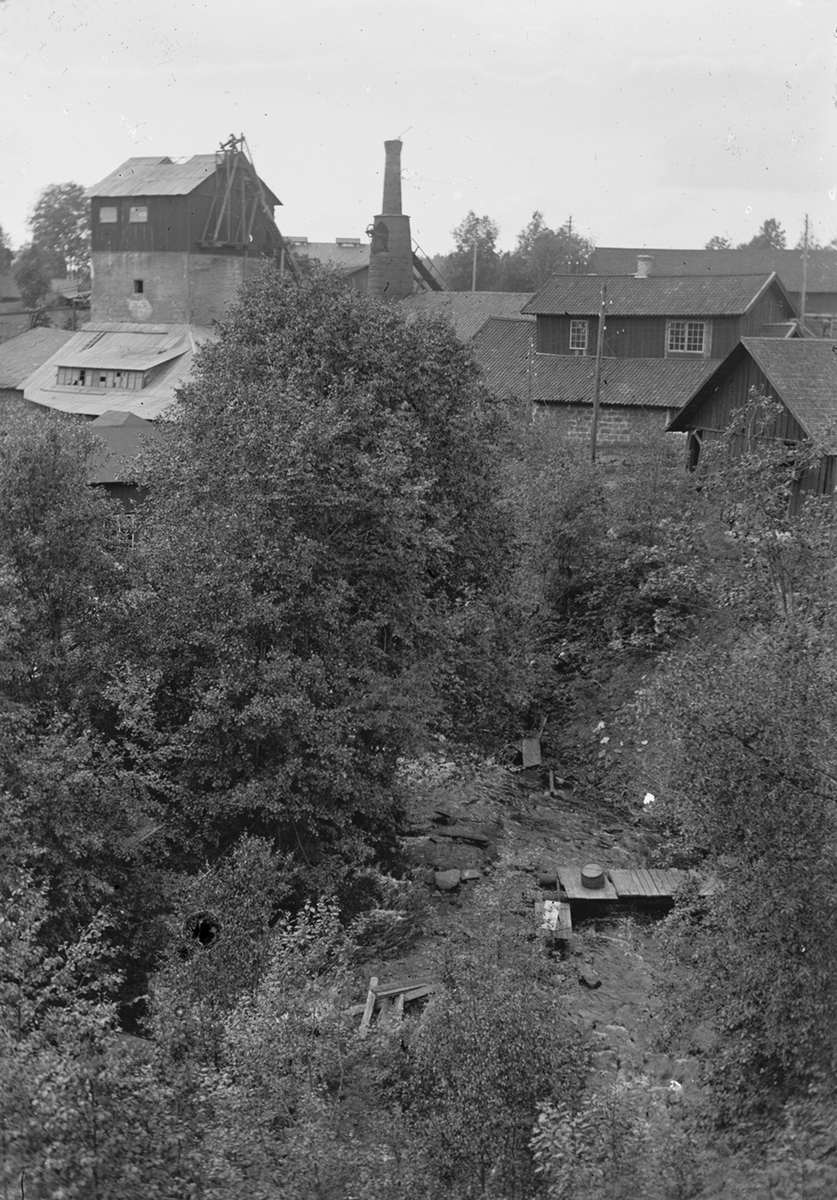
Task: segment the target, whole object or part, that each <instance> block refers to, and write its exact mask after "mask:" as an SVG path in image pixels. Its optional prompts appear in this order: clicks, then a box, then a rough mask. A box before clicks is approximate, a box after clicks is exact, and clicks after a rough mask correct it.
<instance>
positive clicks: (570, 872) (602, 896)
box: [557, 867, 619, 901]
mask: <svg viewBox="0 0 837 1200" xmlns="http://www.w3.org/2000/svg"><path fill="white" fill-rule="evenodd" d="M557 874H558V881H559V882H560V884H561V887H562V888H563V889H564V891H565V892H566V893H567V898H568V899H569V900H610V901H613V900H618V899H619V894H618V892H617V891H616V888H615V887H614V886H613V884H612V883H611V882H610V880H609V879H608V878H607V875H606V874H605V885H604V887H601V888H586V887H584V885H583V884H582V882H581V867H558V868H557Z"/></svg>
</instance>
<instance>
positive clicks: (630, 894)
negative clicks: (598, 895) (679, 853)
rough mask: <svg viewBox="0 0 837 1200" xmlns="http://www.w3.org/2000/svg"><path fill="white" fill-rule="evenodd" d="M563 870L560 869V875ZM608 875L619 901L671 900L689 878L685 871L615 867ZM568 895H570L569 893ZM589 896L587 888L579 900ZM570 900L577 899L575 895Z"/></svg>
mask: <svg viewBox="0 0 837 1200" xmlns="http://www.w3.org/2000/svg"><path fill="white" fill-rule="evenodd" d="M563 869H564V868H559V875H560V873H561V871H562V870H563ZM607 875H608V880H609V882H610V885H611V886H612V888H613V889H614V891H615V892H616V897H615V898H616V899H619V900H670V899H672V898H673V896H674V893H675V892H676V891H677V889H678V887H679V886H680V884H681V883H683V882H684V880H685V879H686V877H687V876H686V872H685V871H678V870H675V869H669V870H663V869H661V868H659V867H632V868H630V869H629V868H617V867H614V868H613V869H612V870H610V871H608V872H607ZM562 882H563V880H562ZM567 894H568V895H570V893H569V892H568V893H567ZM589 895H590V892H589V891H588V890H587V888H585V889H584V895H583V897H578V898H579V899H581V898H583V899H585V900H586V899H587V898H588V897H589ZM570 898H571V899H576V898H577V897H576V896H575V894H573V895H572V896H571V897H570ZM603 898H604V897H603Z"/></svg>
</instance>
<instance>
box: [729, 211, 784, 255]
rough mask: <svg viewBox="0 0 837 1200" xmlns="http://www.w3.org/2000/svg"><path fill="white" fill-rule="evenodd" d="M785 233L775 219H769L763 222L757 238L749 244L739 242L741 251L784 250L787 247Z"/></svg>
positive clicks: (752, 239)
mask: <svg viewBox="0 0 837 1200" xmlns="http://www.w3.org/2000/svg"><path fill="white" fill-rule="evenodd" d="M786 240H787V239H786V237H785V231H784V229H783V228H782V226H781V225H780V224H779V222H778V221H777V220H776V218H775V217H768V218H767V220H766V221H764V222H763V224H762V226H761V228H760V229H759V231H758V233H757V234H756V236H755V237H753V238H751V239H750V241H749V242H739V244H738V249H739V250H784V248H785V245H786Z"/></svg>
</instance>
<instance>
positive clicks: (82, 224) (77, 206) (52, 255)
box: [28, 183, 90, 279]
mask: <svg viewBox="0 0 837 1200" xmlns="http://www.w3.org/2000/svg"><path fill="white" fill-rule="evenodd" d="M28 224H29V229H30V231H31V233H32V241H33V243H34V245H35V246H37V248H38V250H39V251H40V252H41V254H42V255H43V257H44V260H45V262H46V263H47V267H48V270H49V272H50V274H51V275H53V276H54V277H56V278H59V279H63V278H64V277H65V276H66V275H67V274H68V273H71V274H73V275H81V276H86V275H88V274H89V271H90V204H89V201H88V199H87V197H86V196H85V193H84V188H83V187H82V186H81V184H78V183H51V184H50V185H49V187H45V188H44V189H43V191H42V192H41V194H40V195H39V196H38V199H37V200H36V202H35V206H34V208H33V209H32V212H31V214H30V216H29V222H28Z"/></svg>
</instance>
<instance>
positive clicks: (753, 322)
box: [740, 288, 794, 337]
mask: <svg viewBox="0 0 837 1200" xmlns="http://www.w3.org/2000/svg"><path fill="white" fill-rule="evenodd" d="M793 316H794V313H793V310H792V309H791V307H790V305H788V304H787V303H786V302H785V300H784V299H783V297H782V296H781V294H780V293H779V292H777V291H775V290H774V289H773V288H770V290H769V291H767V292H766V293H765V294H764V295H763V296H762V298H761V299H760V300H759V302H758V303H757V304H754V305H753V307H752V308H751V309H750V311H749V312H748V313H745V314H744V316H743V317H742V318H741V333H740V336H741V337H765V336H769V333H768V332H767V331H766V330H765V326H766V325H778V324H780V323H781V322H782V321H790V320H792V318H793ZM779 336H782V335H781V334H779Z"/></svg>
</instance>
